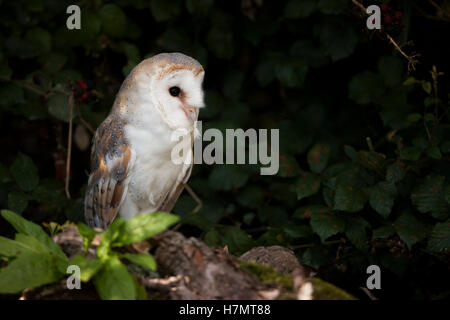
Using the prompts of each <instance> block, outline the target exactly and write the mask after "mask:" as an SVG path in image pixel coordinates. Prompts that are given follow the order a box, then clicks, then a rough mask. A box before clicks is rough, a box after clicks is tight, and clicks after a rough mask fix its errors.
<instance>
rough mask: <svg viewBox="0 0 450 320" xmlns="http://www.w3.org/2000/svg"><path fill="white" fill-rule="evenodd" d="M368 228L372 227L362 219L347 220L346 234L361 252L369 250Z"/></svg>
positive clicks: (351, 218) (350, 218)
mask: <svg viewBox="0 0 450 320" xmlns="http://www.w3.org/2000/svg"><path fill="white" fill-rule="evenodd" d="M367 227H370V225H369V223H368V222H367V221H366V220H365V219H364V218H362V217H349V218H348V219H346V224H345V234H346V235H347V237H348V239H349V240H350V241H351V242H352V243H353V245H354V246H355V247H356V248H358V249H359V250H361V251H367V250H368V249H369V245H368V243H367V235H366V228H367Z"/></svg>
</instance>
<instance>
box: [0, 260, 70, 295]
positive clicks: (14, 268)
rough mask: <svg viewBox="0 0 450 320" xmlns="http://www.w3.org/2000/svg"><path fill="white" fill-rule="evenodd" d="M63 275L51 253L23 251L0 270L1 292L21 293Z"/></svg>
mask: <svg viewBox="0 0 450 320" xmlns="http://www.w3.org/2000/svg"><path fill="white" fill-rule="evenodd" d="M62 277H63V274H61V273H60V272H59V271H58V269H57V268H56V262H55V257H54V256H52V255H50V254H42V253H34V252H28V251H25V252H22V254H20V256H19V257H17V258H16V259H14V260H13V261H12V262H10V263H9V264H8V266H7V267H6V268H3V269H1V272H0V293H19V292H21V291H22V290H24V289H27V288H34V287H38V286H42V285H45V284H49V283H53V282H56V281H58V280H59V279H61V278H62Z"/></svg>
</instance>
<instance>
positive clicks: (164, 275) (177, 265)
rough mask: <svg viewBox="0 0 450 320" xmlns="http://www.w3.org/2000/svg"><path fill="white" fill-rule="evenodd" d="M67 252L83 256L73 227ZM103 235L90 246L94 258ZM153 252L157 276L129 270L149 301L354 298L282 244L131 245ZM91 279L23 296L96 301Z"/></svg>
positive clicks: (160, 241)
mask: <svg viewBox="0 0 450 320" xmlns="http://www.w3.org/2000/svg"><path fill="white" fill-rule="evenodd" d="M55 241H56V242H57V243H58V244H60V245H61V247H62V248H63V250H64V251H65V253H66V254H67V255H68V256H69V257H72V256H74V255H76V254H82V252H83V246H82V241H81V237H80V236H79V235H78V233H77V231H76V228H75V227H68V228H66V229H65V230H64V231H63V232H62V233H60V234H59V235H57V236H56V237H55ZM97 245H98V239H97V240H94V241H93V244H92V245H91V248H89V255H90V256H93V255H94V256H95V247H96V246H97ZM127 250H130V251H135V252H136V251H137V252H148V251H150V252H151V253H152V254H153V255H154V257H155V259H156V261H157V264H158V272H157V273H156V274H148V273H146V272H142V270H140V269H139V268H137V267H136V266H135V265H128V267H129V270H130V272H131V273H132V274H133V275H134V276H135V277H136V278H137V279H138V281H139V282H140V283H141V284H142V285H143V286H144V287H145V288H146V290H147V295H148V298H149V299H236V300H240V299H247V300H260V299H267V300H272V299H352V298H353V297H352V296H350V295H349V294H347V293H345V292H344V291H342V290H341V289H339V288H336V287H335V286H333V285H331V284H329V283H327V282H324V281H322V280H320V279H318V278H309V277H308V276H309V272H308V269H306V268H304V267H302V266H301V265H300V264H299V263H298V261H297V259H296V257H295V255H294V253H293V252H292V251H291V250H289V249H286V248H284V247H280V246H272V247H257V248H253V249H252V250H250V251H249V252H247V253H245V254H243V255H242V256H241V257H240V258H238V257H235V256H233V255H231V254H229V253H228V251H227V250H226V249H215V248H211V247H208V246H207V245H206V244H205V243H204V242H202V241H201V240H199V239H196V238H186V237H184V236H183V235H182V234H181V233H179V232H174V231H166V232H163V233H161V234H160V235H158V236H156V237H155V238H153V239H151V240H150V241H146V242H143V243H139V244H135V245H132V246H130V247H128V248H127ZM97 298H98V295H97V294H96V292H95V288H94V286H93V285H92V284H91V283H87V284H83V285H82V289H81V290H68V289H67V288H66V287H65V281H61V282H60V283H55V284H51V285H47V286H43V287H40V288H34V289H27V290H25V291H24V292H23V294H22V297H21V299H97Z"/></svg>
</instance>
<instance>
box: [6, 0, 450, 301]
mask: <svg viewBox="0 0 450 320" xmlns="http://www.w3.org/2000/svg"><path fill="white" fill-rule="evenodd" d="M366 2H367V3H364V2H363V4H364V5H368V4H372V3H374V2H375V1H372V2H370V3H368V1H366ZM384 2H385V3H388V4H389V6H390V8H392V10H395V11H400V12H402V14H403V17H402V19H401V23H400V24H397V25H395V26H394V28H391V29H389V30H388V29H387V28H386V29H384V30H383V32H379V31H368V30H367V29H366V27H365V24H366V21H365V17H362V16H361V15H360V11H359V9H358V8H357V7H356V6H354V5H353V4H352V2H351V1H349V0H333V1H331V0H304V1H300V0H291V1H286V2H284V1H262V0H242V1H213V0H198V1H194V0H171V1H165V0H152V1H143V0H142V1H140V0H136V1H120V0H118V1H98V0H97V1H79V2H78V5H79V6H80V7H81V10H82V22H81V24H82V28H81V30H72V31H69V30H67V28H66V19H67V17H68V15H67V14H66V13H65V12H66V8H67V6H68V5H70V4H72V3H71V2H70V1H57V0H33V1H0V6H1V7H0V8H1V10H0V47H1V52H0V80H1V81H0V97H1V98H0V132H1V135H0V146H1V150H2V157H1V159H0V207H2V208H8V209H10V210H13V211H14V212H16V213H19V214H21V215H22V216H23V217H25V218H27V219H30V220H32V221H34V222H37V223H48V222H50V221H55V222H58V223H60V224H63V223H64V222H66V221H67V220H70V221H73V222H78V221H82V220H83V195H84V190H85V187H86V183H87V172H88V171H89V152H90V150H89V142H90V139H91V137H92V134H91V132H90V129H89V128H93V129H95V128H96V127H97V126H98V125H99V124H100V123H101V121H102V120H103V119H104V118H105V117H106V115H107V114H108V112H109V109H110V107H111V105H112V102H113V101H114V97H115V94H116V92H117V91H118V89H119V87H120V84H121V82H122V81H123V79H124V77H125V76H126V75H127V74H128V72H129V71H130V70H131V69H132V68H133V67H134V66H135V65H136V64H137V63H139V62H140V61H141V60H142V59H144V58H146V57H150V56H152V55H154V54H156V53H159V52H168V51H181V52H183V53H185V54H188V55H191V56H193V57H195V58H196V59H198V60H199V61H200V62H201V63H202V64H203V66H204V67H205V69H206V78H205V90H206V105H207V108H205V109H204V110H202V112H201V113H200V118H201V120H203V128H204V129H207V128H210V127H214V128H219V129H221V130H224V129H225V128H244V129H246V128H269V129H270V128H279V129H280V150H281V151H280V152H281V154H280V171H279V172H278V174H277V175H276V176H261V175H259V168H258V166H255V165H211V166H209V165H196V166H195V167H194V171H193V173H192V176H191V180H190V182H189V185H190V186H191V187H192V188H193V189H194V190H195V192H196V193H197V194H198V195H199V196H200V198H201V199H202V200H203V204H204V205H203V207H202V209H201V210H200V211H199V212H197V213H195V214H194V213H192V210H193V208H194V207H195V205H196V203H195V201H194V200H193V199H192V198H191V197H189V196H188V195H187V194H183V195H182V196H181V197H180V199H179V201H178V203H177V205H176V207H175V208H174V210H173V212H174V213H175V214H178V215H180V217H181V219H182V222H183V226H182V228H181V229H180V230H181V231H182V232H183V233H184V234H186V235H190V236H196V237H200V238H201V239H203V240H204V241H206V242H207V243H208V244H210V245H212V246H217V247H223V246H225V245H226V246H228V249H229V250H230V252H231V253H233V254H237V255H239V254H241V253H243V252H245V251H246V250H248V249H250V248H252V247H254V246H257V245H276V244H277V245H283V246H286V247H289V248H292V249H293V250H294V251H295V253H296V255H297V257H298V259H299V261H300V263H301V264H303V265H306V266H310V267H311V268H313V269H315V270H317V271H318V272H319V275H320V276H321V277H322V278H324V279H325V280H328V281H330V282H332V283H334V284H336V285H338V286H340V287H341V288H343V289H345V290H347V291H348V292H350V293H352V294H354V295H355V296H357V297H359V298H362V299H364V298H367V297H366V296H365V294H364V293H363V292H362V290H360V289H359V288H360V287H363V286H365V281H366V278H367V276H368V275H367V274H366V272H365V270H366V268H367V266H369V265H371V264H377V265H380V266H381V268H382V289H381V290H378V291H376V292H374V294H375V296H376V297H378V298H385V299H389V298H392V299H394V298H398V297H402V298H405V299H444V298H448V296H449V293H450V292H449V291H448V286H447V285H446V281H445V279H446V278H447V275H448V272H449V245H450V244H449V242H450V237H449V232H450V221H449V206H450V184H449V179H450V165H449V159H450V155H449V153H450V135H449V133H450V132H449V131H450V126H449V114H448V112H447V111H448V109H449V92H450V90H449V81H448V79H449V78H448V74H441V72H443V73H448V67H449V61H448V57H449V56H450V51H449V50H450V49H449V47H448V46H446V41H445V39H444V38H443V35H445V34H448V33H449V32H450V28H449V23H448V21H449V17H450V14H449V12H450V11H449V10H450V9H449V8H450V2H449V1H436V3H437V4H438V5H439V6H440V8H441V9H440V10H437V9H436V8H435V7H433V6H432V5H430V4H429V2H424V1H384ZM430 2H431V1H430ZM387 31H388V32H389V33H390V34H392V36H393V37H395V39H396V40H397V41H398V43H399V44H405V43H407V41H409V40H413V41H414V44H413V45H412V46H410V47H406V48H405V50H406V51H407V52H408V53H412V52H413V51H416V52H417V53H420V54H421V56H420V57H419V60H420V63H419V64H418V65H417V66H416V69H415V70H408V63H407V61H406V59H405V58H404V57H402V56H401V55H400V54H399V53H398V51H397V50H395V49H394V47H393V46H392V45H391V44H390V43H389V42H388V41H387V40H386V39H385V36H384V34H385V33H384V32H387ZM408 50H409V51H408ZM80 80H81V81H80ZM72 93H73V95H74V101H75V108H74V109H73V146H72V149H71V171H70V194H71V199H68V198H67V196H66V194H65V190H64V182H65V176H66V172H65V168H66V159H67V152H68V143H67V141H68V132H69V120H70V108H69V106H70V103H69V102H70V99H69V97H70V95H71V94H72ZM367 138H369V139H367ZM0 233H1V234H2V235H5V236H12V234H13V229H12V228H11V227H10V226H9V225H8V224H7V223H6V222H5V221H3V220H2V221H1V222H0Z"/></svg>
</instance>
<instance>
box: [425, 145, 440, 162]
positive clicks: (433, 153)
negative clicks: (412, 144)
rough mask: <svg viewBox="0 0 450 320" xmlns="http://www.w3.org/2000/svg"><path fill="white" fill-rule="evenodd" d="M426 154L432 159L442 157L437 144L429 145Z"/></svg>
mask: <svg viewBox="0 0 450 320" xmlns="http://www.w3.org/2000/svg"><path fill="white" fill-rule="evenodd" d="M427 154H428V155H429V156H430V157H431V158H433V159H437V160H439V159H441V158H442V154H441V151H440V150H439V147H438V146H431V147H429V148H428V149H427Z"/></svg>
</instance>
